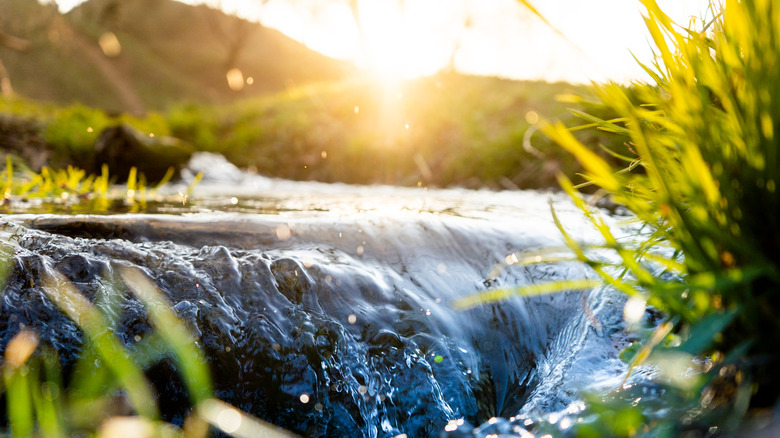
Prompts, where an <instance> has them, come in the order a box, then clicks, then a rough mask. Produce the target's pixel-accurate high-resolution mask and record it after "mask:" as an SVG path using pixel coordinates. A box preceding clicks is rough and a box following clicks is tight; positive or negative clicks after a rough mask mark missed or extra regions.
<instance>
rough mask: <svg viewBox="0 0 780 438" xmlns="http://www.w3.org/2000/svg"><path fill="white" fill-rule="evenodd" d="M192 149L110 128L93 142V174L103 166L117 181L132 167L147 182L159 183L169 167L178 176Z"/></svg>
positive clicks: (121, 127) (120, 127)
mask: <svg viewBox="0 0 780 438" xmlns="http://www.w3.org/2000/svg"><path fill="white" fill-rule="evenodd" d="M192 153H193V148H192V147H191V146H190V145H188V144H187V143H185V142H183V141H181V140H179V139H178V138H174V137H151V136H149V135H146V134H145V133H143V132H141V131H138V130H137V129H135V128H133V127H131V126H128V125H117V126H111V127H108V128H106V129H104V130H103V132H101V133H100V136H99V137H98V139H97V140H96V141H95V170H94V171H95V173H99V172H100V168H101V166H102V165H103V164H107V165H108V168H109V170H110V171H111V174H112V175H115V176H117V177H119V179H120V181H123V180H125V179H126V178H127V176H128V174H129V173H130V168H132V167H136V168H137V169H138V172H140V173H142V174H144V175H145V176H146V179H147V181H148V182H157V181H160V180H161V179H162V178H163V177H164V176H165V173H166V172H167V171H168V169H169V168H170V167H173V168H174V169H175V171H176V173H177V174H178V172H179V171H180V170H181V168H182V167H184V165H186V163H187V162H188V161H189V159H190V157H191V156H192Z"/></svg>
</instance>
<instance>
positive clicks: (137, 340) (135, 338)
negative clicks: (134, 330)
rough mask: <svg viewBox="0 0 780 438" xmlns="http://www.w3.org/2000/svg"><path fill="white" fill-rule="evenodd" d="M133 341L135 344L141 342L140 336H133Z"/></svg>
mask: <svg viewBox="0 0 780 438" xmlns="http://www.w3.org/2000/svg"><path fill="white" fill-rule="evenodd" d="M133 340H134V341H135V342H141V336H140V335H135V336H133Z"/></svg>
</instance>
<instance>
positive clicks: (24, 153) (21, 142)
mask: <svg viewBox="0 0 780 438" xmlns="http://www.w3.org/2000/svg"><path fill="white" fill-rule="evenodd" d="M0 149H2V150H3V151H5V152H11V153H12V154H14V155H16V156H18V157H19V158H21V159H22V160H23V161H24V162H25V163H27V164H28V165H29V166H30V168H31V169H33V170H35V171H40V169H41V167H43V166H45V165H47V163H48V161H49V157H50V155H51V151H50V149H49V146H48V145H47V144H46V141H45V140H44V138H43V136H42V135H41V127H40V126H39V124H38V123H37V122H35V121H34V120H29V119H22V118H18V117H14V116H8V115H0ZM3 163H5V159H3ZM15 164H16V163H15Z"/></svg>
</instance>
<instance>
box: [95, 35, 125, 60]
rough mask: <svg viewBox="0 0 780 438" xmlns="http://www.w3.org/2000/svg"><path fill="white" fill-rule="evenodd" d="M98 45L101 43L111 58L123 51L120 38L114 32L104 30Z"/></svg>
mask: <svg viewBox="0 0 780 438" xmlns="http://www.w3.org/2000/svg"><path fill="white" fill-rule="evenodd" d="M98 45H100V50H102V51H103V54H104V55H106V56H108V57H109V58H116V57H117V56H119V55H120V54H121V53H122V45H121V44H119V38H117V37H116V35H115V34H114V32H104V33H103V35H100V38H98Z"/></svg>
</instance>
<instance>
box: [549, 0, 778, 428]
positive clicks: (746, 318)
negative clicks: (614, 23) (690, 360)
mask: <svg viewBox="0 0 780 438" xmlns="http://www.w3.org/2000/svg"><path fill="white" fill-rule="evenodd" d="M640 1H641V2H642V4H643V5H644V8H645V10H646V16H645V23H646V26H647V29H648V30H649V33H650V35H651V36H652V41H653V43H654V51H655V55H656V56H655V59H654V60H653V61H652V62H650V63H649V64H646V65H642V66H643V67H644V69H645V71H646V72H647V74H648V75H649V76H650V78H651V81H650V82H649V83H635V84H633V85H632V86H631V87H628V88H626V87H623V86H620V85H617V84H605V85H599V86H597V93H598V95H599V97H600V99H601V100H602V101H603V103H604V105H605V106H606V108H607V109H608V110H609V111H611V112H612V113H614V114H615V117H614V118H611V119H609V120H606V119H601V118H597V117H592V116H588V115H584V114H583V115H582V116H583V117H584V118H585V119H586V121H587V122H588V123H587V124H586V125H585V126H582V127H579V128H577V129H581V128H595V129H599V130H602V131H606V132H610V133H613V134H614V135H616V136H621V137H623V138H624V148H623V149H621V150H611V153H612V154H613V156H616V157H622V158H623V159H624V160H625V166H624V168H616V167H614V166H613V165H611V164H610V163H609V162H607V161H606V160H604V159H603V158H601V157H600V156H598V155H597V154H595V153H593V152H592V151H591V150H589V149H588V148H586V147H585V146H584V145H583V144H582V143H580V142H579V141H578V140H577V139H576V138H575V137H574V136H573V135H572V133H571V130H570V129H567V128H566V127H564V126H563V125H562V124H555V123H547V124H545V125H544V126H543V127H542V129H543V131H544V132H545V133H546V134H547V135H548V136H550V137H551V138H552V139H554V140H555V141H556V142H557V143H559V144H560V145H561V146H563V147H564V148H565V149H567V150H568V151H569V152H571V153H572V154H574V155H575V156H576V157H577V158H578V160H579V161H580V162H581V164H582V165H583V167H584V168H585V169H586V173H585V175H584V176H585V179H586V183H585V184H590V185H596V186H597V187H599V188H600V189H601V192H602V193H603V194H605V195H608V196H609V197H611V199H612V200H613V201H615V202H617V203H619V204H622V205H624V206H626V207H627V208H628V209H630V211H631V212H633V213H634V214H635V215H636V216H637V218H638V219H639V220H641V221H642V222H644V223H645V224H646V225H647V226H646V227H645V230H650V231H648V232H647V233H645V234H643V235H642V237H641V241H640V242H638V243H637V242H635V243H634V244H631V245H629V244H627V243H624V242H623V241H621V240H620V239H617V238H616V237H615V236H614V235H613V233H612V231H611V230H610V229H609V228H608V227H606V226H605V225H604V223H603V222H602V221H601V220H600V219H599V218H598V216H597V215H596V214H595V213H594V212H593V211H592V210H591V209H590V207H589V206H588V205H586V204H585V203H584V202H583V201H582V200H581V197H580V196H579V195H578V194H577V193H576V189H575V188H574V186H573V184H572V183H571V181H570V180H569V179H568V178H566V177H561V183H562V185H563V187H564V189H565V190H567V191H568V192H569V193H571V194H572V196H573V197H574V199H575V201H576V202H577V203H578V205H579V206H580V207H581V208H582V209H583V210H584V211H586V212H587V214H588V216H589V218H591V220H592V222H593V223H594V224H595V225H596V226H597V227H598V229H599V230H600V231H601V232H602V235H603V236H604V238H605V241H606V245H605V246H606V247H607V248H611V249H612V250H613V251H614V252H615V253H616V254H617V256H618V257H619V260H620V265H621V267H622V270H621V269H617V270H616V269H602V268H603V267H604V266H605V265H604V263H603V262H602V261H600V260H597V259H595V258H594V257H593V256H591V255H589V254H588V252H587V251H583V250H581V248H579V247H578V246H577V243H576V242H574V241H573V240H569V242H570V245H571V246H572V248H573V249H574V250H575V253H576V254H577V256H578V258H580V259H581V260H583V261H586V262H588V263H590V264H591V265H592V266H594V267H595V268H596V270H597V272H599V273H600V274H601V275H602V278H603V279H604V280H605V281H606V282H607V283H609V284H611V285H613V286H615V287H618V288H619V289H621V290H624V291H626V292H628V293H630V294H632V295H635V296H637V297H639V298H638V299H640V300H646V302H647V303H648V304H650V305H652V306H654V307H656V308H658V309H660V310H661V311H663V312H664V313H665V315H666V317H667V319H668V321H669V322H670V323H672V324H673V325H674V329H673V333H672V334H669V336H673V337H674V338H675V339H676V341H675V342H672V343H671V345H669V344H668V343H666V344H667V348H666V351H670V352H675V353H684V354H690V355H701V354H704V355H708V357H709V358H710V359H711V361H712V362H711V363H712V364H713V368H712V370H711V371H710V373H709V374H707V375H706V378H705V379H704V380H703V383H702V386H700V387H698V388H699V389H700V390H702V391H708V390H712V391H720V392H721V395H723V394H726V393H729V391H732V392H733V393H734V394H736V395H735V396H733V397H729V401H728V403H730V404H731V405H730V406H731V409H732V412H735V411H739V412H737V414H738V415H741V414H740V412H741V411H744V410H745V409H747V403H746V400H747V399H750V400H751V406H753V407H768V406H772V405H774V404H775V403H776V402H777V399H778V395H780V376H778V375H777V373H776V372H774V370H776V369H777V367H778V365H780V353H778V352H780V193H779V192H778V189H780V188H779V187H778V183H779V181H778V177H780V162H779V161H778V148H779V147H780V80H778V76H777V74H778V71H780V18H779V17H780V0H752V1H744V0H742V1H739V0H725V1H724V2H723V4H714V3H713V4H711V5H710V8H709V11H708V12H707V18H706V19H703V20H700V21H692V22H691V24H690V25H689V26H687V27H683V26H679V25H678V24H676V23H674V22H673V21H672V20H671V19H670V18H669V16H667V15H666V14H665V13H664V12H663V11H662V10H661V8H660V7H659V6H658V4H657V2H656V1H655V0H640ZM694 27H695V28H694ZM662 248H669V249H668V251H666V252H664V251H659V250H660V249H662ZM670 327H671V326H670V325H667V324H663V325H661V326H659V327H658V329H657V330H662V329H663V330H667V331H668V329H669V328H670ZM663 338H664V337H661V339H663ZM655 339H657V340H658V342H656V344H659V345H663V344H664V342H662V341H661V339H658V336H656V337H655ZM650 344H652V343H650ZM652 347H654V345H648V344H647V343H646V345H645V348H644V353H643V354H638V355H636V356H635V357H634V363H637V361H638V360H642V359H646V358H647V357H648V356H649V354H650V351H651V350H653V348H652ZM655 349H656V350H658V349H659V348H655ZM734 370H736V371H734ZM718 375H720V376H721V377H723V376H724V375H727V376H731V379H730V383H729V385H727V386H728V388H730V389H724V385H723V382H722V380H723V379H719V378H718V377H717V376H718ZM719 380H720V381H719ZM735 388H736V389H735ZM733 390H734V391H733ZM711 400H712V398H710V401H711ZM715 400H717V397H716V398H715Z"/></svg>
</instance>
